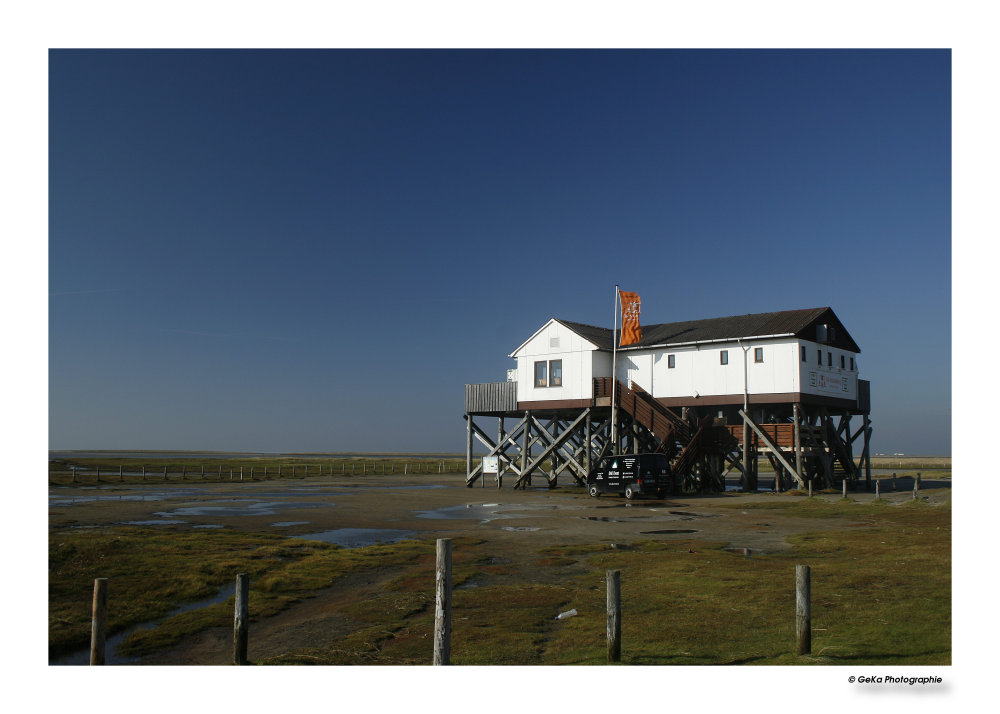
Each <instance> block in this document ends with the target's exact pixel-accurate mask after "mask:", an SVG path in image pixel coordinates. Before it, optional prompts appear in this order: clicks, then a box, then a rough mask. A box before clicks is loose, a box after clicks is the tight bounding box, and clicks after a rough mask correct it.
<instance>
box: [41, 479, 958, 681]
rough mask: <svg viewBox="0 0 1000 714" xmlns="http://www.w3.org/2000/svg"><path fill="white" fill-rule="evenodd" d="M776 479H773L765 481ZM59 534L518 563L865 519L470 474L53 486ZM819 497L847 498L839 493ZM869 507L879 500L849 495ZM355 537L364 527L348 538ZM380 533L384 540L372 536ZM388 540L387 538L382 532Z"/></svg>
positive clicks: (945, 494)
mask: <svg viewBox="0 0 1000 714" xmlns="http://www.w3.org/2000/svg"><path fill="white" fill-rule="evenodd" d="M765 480H766V479H765ZM896 487H897V490H896V491H892V490H890V487H889V481H883V487H882V494H881V496H882V498H883V499H885V500H888V501H890V502H903V501H907V500H911V499H912V497H913V495H912V489H913V482H912V480H911V479H904V478H900V479H898V480H897V482H896ZM49 493H50V497H49V503H50V507H49V524H50V528H55V529H59V528H64V527H94V526H110V525H115V524H121V523H130V522H137V523H143V524H145V523H158V524H159V523H162V524H167V523H170V522H174V523H177V525H178V527H183V528H215V527H222V528H227V529H235V530H242V531H250V532H266V533H282V534H286V535H290V536H293V535H298V536H302V535H310V534H318V533H326V532H329V531H334V533H333V535H332V536H330V537H333V538H335V539H336V538H338V537H344V536H353V537H354V538H359V537H360V538H361V539H362V540H364V539H365V538H379V537H381V538H382V539H385V540H388V539H390V538H391V537H393V536H398V535H401V534H400V533H399V532H400V531H404V532H407V533H406V534H407V535H408V536H409V537H415V538H421V539H424V538H428V539H429V538H449V537H462V536H471V537H476V538H482V539H484V540H486V541H487V542H488V544H489V548H491V549H492V550H493V551H494V552H495V553H496V554H497V556H498V557H501V558H504V559H506V560H508V561H509V562H514V563H518V562H520V561H521V560H522V559H523V560H524V561H525V562H527V560H528V559H529V557H531V556H532V554H533V553H534V552H535V551H536V550H537V549H539V548H543V547H546V546H556V545H564V544H578V543H602V542H603V543H608V544H609V546H610V544H616V545H618V544H621V545H627V544H629V543H631V542H635V541H639V540H649V539H662V540H670V539H688V538H695V539H698V540H704V541H712V542H718V543H725V544H727V545H728V546H729V547H734V548H749V549H751V551H753V552H758V553H762V552H763V553H766V552H779V551H782V550H785V549H787V548H789V547H790V546H789V545H788V542H787V537H788V536H789V535H790V534H794V533H800V532H804V531H812V530H828V529H834V528H844V527H852V526H854V525H856V524H857V523H858V522H863V520H864V519H859V521H849V520H846V519H839V518H838V519H828V520H826V519H817V518H798V517H796V516H794V515H793V514H785V513H781V512H776V511H767V512H762V511H760V510H756V509H746V510H743V509H740V508H738V507H736V508H734V507H733V506H734V505H735V504H753V503H761V502H763V503H766V502H774V501H775V500H784V499H791V498H799V497H797V496H793V495H787V494H782V495H776V494H773V493H757V494H741V493H734V492H729V493H726V494H718V495H711V496H678V497H673V498H668V499H664V500H638V501H632V502H628V501H625V499H623V498H621V497H615V496H610V495H604V496H602V497H600V498H591V497H590V496H588V495H587V494H586V493H585V492H584V491H583V489H582V488H579V487H575V486H566V487H561V488H558V489H554V490H549V489H548V488H544V487H541V488H539V487H535V488H529V489H528V490H524V491H521V490H516V491H515V490H513V489H512V488H510V483H509V482H508V483H507V484H506V485H505V487H504V488H502V489H497V487H496V484H495V481H493V480H491V481H489V482H487V483H486V487H483V485H482V484H477V485H475V486H473V487H471V488H469V487H466V486H465V482H464V476H462V475H440V474H433V475H426V474H422V475H419V476H417V475H410V476H402V475H395V476H368V477H347V478H344V477H340V476H334V477H316V478H310V479H308V480H298V481H277V480H271V481H253V482H251V481H243V482H239V481H235V482H233V481H229V480H225V481H222V482H219V481H215V482H211V481H208V480H206V481H199V480H197V479H195V480H190V479H189V480H187V481H183V482H178V481H171V482H169V483H163V482H149V483H146V484H117V483H104V484H101V485H100V486H99V487H95V486H93V485H90V486H76V487H53V488H50V491H49ZM816 497H817V498H822V499H827V500H831V501H832V500H840V498H841V494H840V493H835V494H834V493H830V494H819V495H817V496H816ZM920 497H921V498H924V499H927V500H929V501H931V502H935V503H939V502H942V501H945V500H948V499H950V498H951V481H950V479H940V480H935V479H933V478H927V477H925V478H924V480H923V482H922V484H921V491H920ZM848 498H849V499H852V500H855V501H858V502H867V501H871V500H872V499H874V493H871V492H863V491H859V492H848ZM344 529H359V530H357V531H347V530H344ZM373 529H374V530H373ZM378 531H383V532H382V533H380V532H378ZM393 575H394V574H393V573H392V572H389V571H383V572H380V573H378V574H375V573H371V574H358V575H355V576H351V577H350V578H345V579H343V580H342V581H340V582H338V583H337V584H336V585H335V586H334V587H333V588H330V589H329V590H327V591H324V592H322V593H319V594H317V596H316V597H314V598H310V599H308V600H306V601H304V602H303V603H301V604H299V605H297V606H295V607H293V608H291V609H289V610H287V611H285V612H283V613H281V614H279V615H277V616H275V617H272V618H269V619H268V620H266V621H264V622H260V623H254V636H253V637H252V638H251V640H252V649H253V650H254V651H252V652H250V658H251V660H253V659H257V658H261V657H269V656H275V655H278V654H282V653H284V652H289V651H292V650H293V649H299V648H303V647H308V646H310V643H311V642H312V641H313V639H316V644H317V645H318V644H320V643H321V642H326V643H328V642H329V641H330V638H331V636H336V634H337V633H338V632H347V631H349V630H350V628H351V626H352V623H351V622H349V621H347V620H346V619H345V618H344V616H343V615H341V614H339V613H338V612H337V611H336V609H335V608H333V607H330V604H331V603H335V602H338V601H342V599H343V598H344V597H345V595H348V594H349V596H350V597H354V598H356V597H359V596H363V595H364V593H365V592H366V591H369V590H371V591H374V590H377V589H378V588H379V585H380V582H382V581H383V580H385V579H388V578H391V577H392V576H393ZM231 637H232V633H231V632H230V631H225V630H220V631H211V632H207V633H203V634H202V635H200V636H198V637H196V638H192V641H191V642H185V643H183V645H182V646H179V647H176V648H173V649H172V650H169V651H164V652H161V653H158V654H157V655H155V656H151V657H148V658H146V659H144V660H143V661H142V663H143V664H225V663H227V659H228V657H230V656H231V651H232V643H231Z"/></svg>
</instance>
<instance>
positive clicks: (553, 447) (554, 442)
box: [514, 407, 590, 487]
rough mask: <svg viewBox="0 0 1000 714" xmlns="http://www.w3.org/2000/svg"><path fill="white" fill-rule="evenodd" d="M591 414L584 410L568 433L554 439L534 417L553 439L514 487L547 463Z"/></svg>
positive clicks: (545, 433) (538, 423)
mask: <svg viewBox="0 0 1000 714" xmlns="http://www.w3.org/2000/svg"><path fill="white" fill-rule="evenodd" d="M589 413H590V407H587V408H586V409H584V411H583V413H581V414H580V416H578V417H577V418H576V419H574V420H573V423H572V424H570V426H569V427H568V429H567V430H566V431H564V432H563V433H562V434H560V435H559V436H556V437H552V435H551V434H549V433H548V432H547V431H545V429H543V428H542V425H541V422H539V421H538V419H536V418H535V417H532V418H531V420H532V421H533V422H534V423H535V425H536V426H537V427H538V428H539V429H541V430H542V432H543V434H544V435H545V436H546V437H548V438H551V439H552V440H551V442H550V443H549V446H548V447H547V448H545V450H543V451H542V453H541V454H540V455H539V456H536V457H535V458H534V459H533V460H532V461H531V463H529V464H528V465H527V467H526V468H525V473H523V474H522V475H521V476H520V477H519V478H518V479H517V481H516V482H515V484H514V486H515V487H517V486H518V485H520V484H521V483H522V482H523V481H524V480H525V479H526V478H527V477H528V476H529V475H530V474H531V472H532V471H534V470H535V469H536V468H537V467H538V465H539V464H541V463H542V462H543V461H545V459H546V458H548V456H549V454H551V453H552V452H553V451H555V450H556V449H558V448H559V447H560V446H561V445H562V443H563V441H565V440H566V438H567V436H568V434H569V432H571V431H572V430H573V429H575V428H576V427H577V426H578V425H579V424H580V423H581V422H582V421H583V420H584V419H585V418H586V417H587V414H589Z"/></svg>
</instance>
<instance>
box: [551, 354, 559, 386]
mask: <svg viewBox="0 0 1000 714" xmlns="http://www.w3.org/2000/svg"><path fill="white" fill-rule="evenodd" d="M549 386H550V387H561V386H562V360H561V359H554V360H552V361H551V362H549Z"/></svg>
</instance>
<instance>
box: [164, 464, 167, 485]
mask: <svg viewBox="0 0 1000 714" xmlns="http://www.w3.org/2000/svg"><path fill="white" fill-rule="evenodd" d="M163 480H164V481H166V480H167V467H166V466H164V467H163Z"/></svg>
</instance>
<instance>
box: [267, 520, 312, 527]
mask: <svg viewBox="0 0 1000 714" xmlns="http://www.w3.org/2000/svg"><path fill="white" fill-rule="evenodd" d="M309 523H310V521H278V522H277V523H272V524H271V526H272V527H274V528H284V527H285V526H307V525H309Z"/></svg>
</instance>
